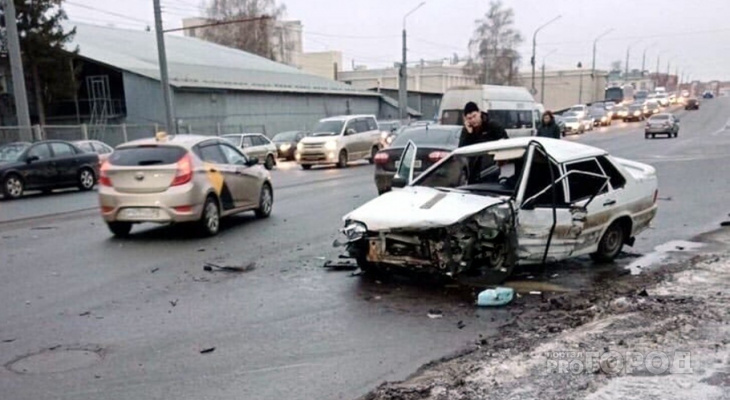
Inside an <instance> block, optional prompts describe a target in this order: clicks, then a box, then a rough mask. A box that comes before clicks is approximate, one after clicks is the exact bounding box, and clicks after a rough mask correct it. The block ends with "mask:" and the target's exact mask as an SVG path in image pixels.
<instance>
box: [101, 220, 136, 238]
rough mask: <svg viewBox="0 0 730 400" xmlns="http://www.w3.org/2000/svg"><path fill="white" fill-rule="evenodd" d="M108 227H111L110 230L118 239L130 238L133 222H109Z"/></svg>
mask: <svg viewBox="0 0 730 400" xmlns="http://www.w3.org/2000/svg"><path fill="white" fill-rule="evenodd" d="M106 226H107V227H109V230H110V231H111V232H112V234H113V235H114V236H116V237H127V236H129V232H131V231H132V223H131V222H107V223H106Z"/></svg>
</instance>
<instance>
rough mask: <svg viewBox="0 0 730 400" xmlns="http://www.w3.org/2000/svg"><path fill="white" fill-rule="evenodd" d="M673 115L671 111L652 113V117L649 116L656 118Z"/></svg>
mask: <svg viewBox="0 0 730 400" xmlns="http://www.w3.org/2000/svg"><path fill="white" fill-rule="evenodd" d="M671 116H672V114H670V113H659V114H654V115H652V116H651V117H649V119H652V118H656V117H671Z"/></svg>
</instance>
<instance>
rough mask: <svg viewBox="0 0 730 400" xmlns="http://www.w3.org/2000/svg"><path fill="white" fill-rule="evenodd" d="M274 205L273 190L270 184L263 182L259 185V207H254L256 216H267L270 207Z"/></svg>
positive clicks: (269, 212) (269, 213)
mask: <svg viewBox="0 0 730 400" xmlns="http://www.w3.org/2000/svg"><path fill="white" fill-rule="evenodd" d="M273 206H274V192H273V191H272V190H271V185H269V184H268V183H264V185H263V186H262V187H261V195H260V196H259V208H257V209H256V217H257V218H268V217H269V215H271V209H272V208H273Z"/></svg>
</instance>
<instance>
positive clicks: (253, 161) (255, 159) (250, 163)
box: [246, 157, 259, 167]
mask: <svg viewBox="0 0 730 400" xmlns="http://www.w3.org/2000/svg"><path fill="white" fill-rule="evenodd" d="M258 163H259V158H258V157H251V158H249V159H248V162H247V163H246V165H248V166H249V167H253V166H254V165H258Z"/></svg>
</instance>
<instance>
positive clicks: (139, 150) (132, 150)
mask: <svg viewBox="0 0 730 400" xmlns="http://www.w3.org/2000/svg"><path fill="white" fill-rule="evenodd" d="M186 154H187V150H186V149H184V148H181V147H177V146H139V147H128V148H121V149H117V151H115V152H114V153H113V154H112V156H111V157H110V159H109V166H108V168H106V170H105V174H106V177H107V178H108V179H109V181H110V182H111V185H112V186H113V187H114V189H116V190H117V191H118V192H123V193H158V192H164V191H165V190H167V189H168V188H169V187H170V185H171V184H172V182H173V180H174V179H175V176H176V174H177V173H178V162H179V161H180V160H181V159H182V158H183V157H184V156H185V155H186Z"/></svg>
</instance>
